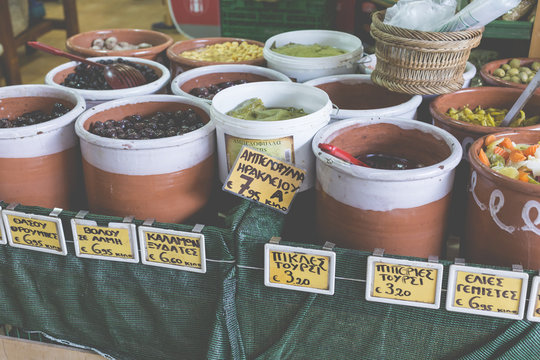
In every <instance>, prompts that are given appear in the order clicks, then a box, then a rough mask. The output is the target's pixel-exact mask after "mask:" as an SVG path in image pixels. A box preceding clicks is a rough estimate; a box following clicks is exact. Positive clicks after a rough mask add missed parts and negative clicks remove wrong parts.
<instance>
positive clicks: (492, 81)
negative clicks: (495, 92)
mask: <svg viewBox="0 0 540 360" xmlns="http://www.w3.org/2000/svg"><path fill="white" fill-rule="evenodd" d="M517 59H518V60H519V62H520V66H529V65H531V64H532V63H533V62H535V61H540V59H539V58H517ZM510 60H512V59H511V58H508V59H500V60H494V61H490V62H488V63H487V64H484V66H482V69H480V75H481V76H482V79H483V80H484V81H485V82H486V84H488V85H490V86H506V87H511V88H516V89H521V90H522V91H523V89H525V88H526V87H527V84H518V83H515V82H512V81H506V80H503V79H501V78H499V77H497V76H495V75H493V72H494V71H495V70H497V69H498V68H500V67H501V66H502V65H504V64H508V63H509V62H510Z"/></svg>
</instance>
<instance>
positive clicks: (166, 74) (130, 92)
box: [45, 56, 171, 100]
mask: <svg viewBox="0 0 540 360" xmlns="http://www.w3.org/2000/svg"><path fill="white" fill-rule="evenodd" d="M120 58H121V59H123V60H128V61H131V62H135V63H140V64H144V65H148V66H151V67H154V68H157V69H158V70H159V71H161V76H160V77H159V78H158V79H157V80H155V81H152V82H151V83H148V84H144V85H141V86H135V87H132V88H128V89H114V90H87V89H74V88H70V87H67V86H63V85H60V84H58V83H57V82H55V81H54V77H55V76H56V74H57V73H59V72H61V71H63V70H66V69H70V68H74V67H75V66H77V65H78V64H79V62H78V61H70V62H67V63H64V64H62V65H59V66H57V67H55V68H53V69H52V70H50V71H49V72H48V73H47V75H45V83H46V84H47V85H52V86H56V87H59V88H62V89H71V90H72V91H75V92H77V93H79V94H81V95H82V96H83V97H84V98H85V99H88V100H112V99H118V98H123V97H127V96H136V95H141V94H145V93H151V92H155V91H158V90H159V89H161V88H162V87H163V86H165V85H166V84H167V83H168V82H169V79H170V77H171V73H170V71H169V69H167V68H166V67H165V66H164V65H162V64H160V63H158V62H157V61H153V60H147V59H142V58H136V57H129V56H99V57H91V58H88V60H94V61H97V60H115V59H120Z"/></svg>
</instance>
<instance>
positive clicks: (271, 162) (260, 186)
mask: <svg viewBox="0 0 540 360" xmlns="http://www.w3.org/2000/svg"><path fill="white" fill-rule="evenodd" d="M305 175H306V172H305V171H304V170H302V169H299V168H297V167H295V166H293V165H291V164H288V163H286V162H283V161H281V160H278V159H276V158H273V157H270V156H268V155H266V154H264V153H262V152H259V151H257V150H253V149H251V148H249V147H246V146H243V147H242V150H241V151H240V153H239V154H238V157H237V158H236V162H235V163H234V165H233V168H232V170H231V172H230V173H229V176H228V177H227V179H226V180H225V183H224V185H223V190H225V191H228V192H232V193H234V194H236V195H238V196H240V197H243V198H245V199H248V200H252V201H256V202H259V203H261V204H264V205H266V206H269V207H271V208H273V209H276V210H278V211H281V212H282V213H285V214H286V213H288V212H289V207H290V205H291V202H292V200H293V198H294V196H295V195H296V193H297V192H298V190H299V189H300V186H301V185H302V182H303V181H304V177H305Z"/></svg>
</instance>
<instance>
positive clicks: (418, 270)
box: [366, 256, 444, 309]
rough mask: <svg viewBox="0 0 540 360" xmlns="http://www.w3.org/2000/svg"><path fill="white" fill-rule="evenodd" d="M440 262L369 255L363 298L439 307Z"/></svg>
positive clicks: (441, 266) (441, 272)
mask: <svg viewBox="0 0 540 360" xmlns="http://www.w3.org/2000/svg"><path fill="white" fill-rule="evenodd" d="M443 271H444V267H443V265H442V264H438V263H430V262H419V261H409V260H399V259H392V258H383V257H378V256H369V257H368V270H367V286H366V300H368V301H377V302H385V303H391V304H399V305H408V306H417V307H426V308H433V309H438V308H439V307H440V299H441V287H442V275H443Z"/></svg>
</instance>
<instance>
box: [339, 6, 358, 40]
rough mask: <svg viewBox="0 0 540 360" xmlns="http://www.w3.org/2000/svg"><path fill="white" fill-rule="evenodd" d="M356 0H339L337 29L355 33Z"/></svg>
mask: <svg viewBox="0 0 540 360" xmlns="http://www.w3.org/2000/svg"><path fill="white" fill-rule="evenodd" d="M355 8H356V0H337V2H336V30H338V31H343V32H346V33H349V34H354V22H355V19H354V18H355V13H356V11H355Z"/></svg>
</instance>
